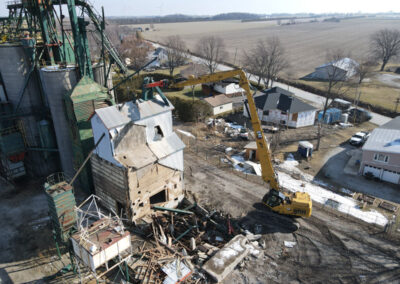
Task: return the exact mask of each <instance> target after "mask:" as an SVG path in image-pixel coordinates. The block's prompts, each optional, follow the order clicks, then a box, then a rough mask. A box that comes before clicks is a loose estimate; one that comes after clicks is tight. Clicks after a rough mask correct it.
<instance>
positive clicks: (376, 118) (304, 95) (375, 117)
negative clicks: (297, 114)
mask: <svg viewBox="0 0 400 284" xmlns="http://www.w3.org/2000/svg"><path fill="white" fill-rule="evenodd" d="M153 45H154V47H156V48H157V47H160V46H161V45H159V44H155V43H153ZM190 59H191V60H193V61H194V62H201V61H202V59H201V58H200V57H197V56H194V55H191V56H190ZM217 69H218V70H220V71H227V70H232V69H233V68H232V67H230V66H227V65H224V64H218V66H217ZM247 75H248V78H249V79H250V80H253V81H258V77H257V76H255V75H253V74H249V73H248V74H247ZM273 86H277V87H280V88H282V89H286V90H289V91H291V92H293V93H294V95H295V96H296V97H299V98H301V99H303V100H306V101H308V102H309V103H310V104H311V105H313V106H315V107H316V108H318V109H321V108H323V105H324V103H325V97H323V96H319V95H316V94H313V93H310V92H307V91H304V90H301V89H298V88H295V87H292V86H289V85H286V84H283V83H278V82H275V83H274V84H273ZM360 109H361V108H360ZM370 113H371V115H372V119H371V120H370V122H371V123H373V124H376V125H378V126H379V125H382V124H385V123H386V122H388V121H390V120H391V118H390V117H387V116H384V115H380V114H378V113H375V112H370Z"/></svg>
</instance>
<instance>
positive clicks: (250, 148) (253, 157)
mask: <svg viewBox="0 0 400 284" xmlns="http://www.w3.org/2000/svg"><path fill="white" fill-rule="evenodd" d="M244 149H245V151H246V154H245V157H246V159H247V160H250V161H259V155H258V151H257V143H256V141H251V142H250V143H248V144H247V145H246V146H244Z"/></svg>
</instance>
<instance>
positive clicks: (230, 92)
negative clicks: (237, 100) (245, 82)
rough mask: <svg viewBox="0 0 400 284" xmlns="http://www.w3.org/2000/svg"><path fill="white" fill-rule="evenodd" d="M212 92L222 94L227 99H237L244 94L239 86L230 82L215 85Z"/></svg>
mask: <svg viewBox="0 0 400 284" xmlns="http://www.w3.org/2000/svg"><path fill="white" fill-rule="evenodd" d="M214 91H216V92H218V93H221V94H224V95H226V96H227V97H237V96H242V94H244V89H242V88H241V87H240V86H239V84H236V83H230V82H221V83H217V84H215V85H214Z"/></svg>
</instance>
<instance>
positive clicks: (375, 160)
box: [360, 116, 400, 184]
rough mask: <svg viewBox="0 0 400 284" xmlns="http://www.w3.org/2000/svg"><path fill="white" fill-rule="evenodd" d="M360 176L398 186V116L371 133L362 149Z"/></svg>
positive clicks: (399, 179) (399, 151) (399, 142)
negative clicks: (371, 177) (370, 176)
mask: <svg viewBox="0 0 400 284" xmlns="http://www.w3.org/2000/svg"><path fill="white" fill-rule="evenodd" d="M360 174H363V175H372V176H374V177H375V178H378V179H380V180H383V181H387V182H391V183H394V184H400V116H398V117H396V118H394V119H392V120H391V121H389V122H387V123H385V124H383V125H381V126H380V127H378V128H375V129H374V130H373V131H372V133H371V136H370V137H369V138H368V140H367V142H365V144H364V146H363V148H362V159H361V164H360Z"/></svg>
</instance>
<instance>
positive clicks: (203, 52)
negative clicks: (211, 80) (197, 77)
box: [196, 36, 226, 74]
mask: <svg viewBox="0 0 400 284" xmlns="http://www.w3.org/2000/svg"><path fill="white" fill-rule="evenodd" d="M196 52H197V53H198V54H199V55H200V56H201V57H202V59H203V64H204V65H205V66H206V67H207V68H208V70H209V72H210V74H212V73H214V72H215V71H216V69H217V66H218V62H221V61H222V60H223V59H224V58H225V56H226V49H225V44H224V41H223V39H222V38H220V37H217V36H205V37H202V38H201V39H200V40H199V41H198V42H197V45H196Z"/></svg>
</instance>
